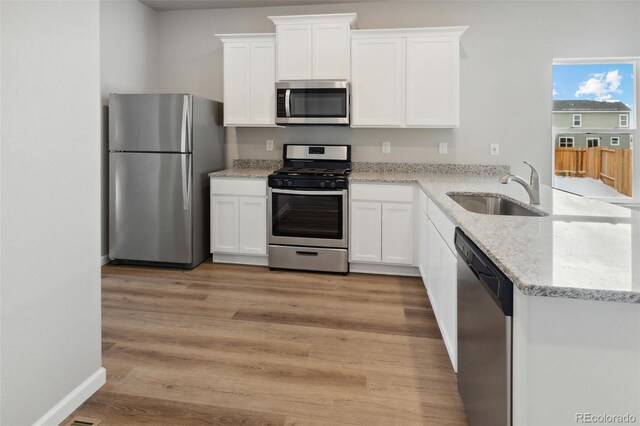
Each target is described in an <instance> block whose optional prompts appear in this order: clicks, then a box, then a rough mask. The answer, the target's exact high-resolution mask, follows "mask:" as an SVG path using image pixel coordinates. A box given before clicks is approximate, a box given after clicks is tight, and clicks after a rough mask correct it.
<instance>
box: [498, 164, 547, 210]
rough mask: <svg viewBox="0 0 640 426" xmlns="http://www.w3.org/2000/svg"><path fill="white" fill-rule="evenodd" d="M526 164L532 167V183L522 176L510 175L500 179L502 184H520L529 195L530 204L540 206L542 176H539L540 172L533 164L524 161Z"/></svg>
mask: <svg viewBox="0 0 640 426" xmlns="http://www.w3.org/2000/svg"><path fill="white" fill-rule="evenodd" d="M523 163H524V164H526V165H527V166H529V167H531V183H530V184H528V183H527V182H526V181H525V180H524V179H522V178H521V177H520V176H516V175H512V174H508V175H504V176H502V177H501V178H500V183H503V184H505V185H506V184H508V183H509V182H518V183H519V184H520V185H522V186H523V187H524V189H525V190H526V191H527V194H529V203H530V204H540V175H538V171H537V170H536V168H535V167H533V166H532V165H531V164H529V163H527V162H526V161H523Z"/></svg>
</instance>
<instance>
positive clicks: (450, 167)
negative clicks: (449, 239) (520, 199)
mask: <svg viewBox="0 0 640 426" xmlns="http://www.w3.org/2000/svg"><path fill="white" fill-rule="evenodd" d="M351 166H352V170H353V171H355V172H387V173H393V172H395V173H434V174H473V175H488V176H494V175H495V176H498V175H505V174H507V173H509V171H510V168H509V166H506V165H487V164H442V163H385V162H352V163H351ZM233 167H235V168H238V169H272V170H276V169H278V168H280V167H282V161H281V160H259V159H258V160H250V159H238V160H233Z"/></svg>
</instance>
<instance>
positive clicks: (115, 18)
mask: <svg viewBox="0 0 640 426" xmlns="http://www.w3.org/2000/svg"><path fill="white" fill-rule="evenodd" d="M157 69H158V17H157V13H156V12H155V11H154V10H152V9H150V8H149V7H147V6H146V5H144V4H142V3H140V2H138V1H137V0H100V72H101V97H102V105H103V114H102V124H101V126H102V145H101V149H100V152H101V173H100V175H101V188H102V192H101V193H102V198H101V207H102V209H101V210H102V214H101V224H102V256H103V260H104V261H106V260H107V257H106V256H108V254H109V217H108V213H109V161H108V157H109V155H108V150H109V136H108V130H109V119H108V113H107V109H106V106H107V105H108V104H109V93H151V92H156V91H157V90H158V73H157Z"/></svg>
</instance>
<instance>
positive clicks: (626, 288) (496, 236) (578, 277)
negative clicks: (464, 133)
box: [349, 172, 640, 303]
mask: <svg viewBox="0 0 640 426" xmlns="http://www.w3.org/2000/svg"><path fill="white" fill-rule="evenodd" d="M349 181H350V182H352V183H356V182H386V183H417V184H418V185H419V187H420V188H422V189H423V190H424V191H425V193H426V194H427V195H428V196H429V198H431V200H433V201H434V202H435V203H436V204H437V205H438V207H439V208H440V209H441V210H442V211H443V212H444V213H445V214H446V215H447V216H448V217H449V219H451V221H452V222H453V223H455V225H456V226H459V227H460V228H461V229H462V230H463V231H464V232H465V234H467V235H468V236H469V238H471V240H473V241H474V242H475V243H476V244H477V245H478V247H480V249H482V251H483V252H485V253H486V254H487V255H488V256H489V257H490V258H491V259H492V260H493V262H494V263H495V264H496V265H497V266H498V267H499V268H500V269H501V270H502V271H503V272H504V273H505V274H506V275H507V276H508V277H509V278H510V279H511V280H512V281H513V282H514V284H515V285H516V286H517V287H518V288H519V289H520V290H521V291H522V292H523V293H524V294H528V295H533V296H552V297H568V298H574V299H584V300H601V301H613V302H628V303H640V212H637V211H634V210H631V209H627V208H625V207H620V206H616V205H613V204H608V203H604V202H601V201H597V200H590V199H588V198H583V197H580V196H577V195H573V194H569V193H566V192H563V191H559V190H556V189H552V188H551V187H549V186H547V185H542V186H541V190H540V198H541V200H540V205H539V206H534V207H535V208H537V209H538V210H542V211H544V212H546V213H548V214H549V216H546V217H523V216H492V215H484V214H478V213H472V212H469V211H467V210H465V209H464V208H463V207H461V206H460V205H458V204H457V203H456V202H455V201H453V200H452V199H451V198H449V197H448V196H447V193H448V192H483V193H494V194H495V193H498V194H504V195H507V196H509V197H511V198H513V199H515V200H517V201H520V202H522V203H523V204H528V201H529V197H528V195H527V193H526V191H525V190H524V188H522V186H520V185H518V184H515V183H511V184H509V185H502V184H500V183H499V182H498V176H497V175H493V176H491V175H484V176H482V175H476V176H474V175H455V174H453V175H445V174H427V173H397V172H396V173H394V172H354V173H352V174H351V176H350V177H349Z"/></svg>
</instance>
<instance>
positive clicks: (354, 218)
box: [349, 201, 382, 262]
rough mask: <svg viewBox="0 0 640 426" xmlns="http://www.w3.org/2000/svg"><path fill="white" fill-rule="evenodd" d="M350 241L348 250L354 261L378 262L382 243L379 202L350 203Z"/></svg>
mask: <svg viewBox="0 0 640 426" xmlns="http://www.w3.org/2000/svg"><path fill="white" fill-rule="evenodd" d="M350 226H351V241H350V243H349V252H350V254H351V260H352V261H354V262H380V255H381V253H382V251H381V243H382V235H381V231H382V206H381V204H380V203H368V202H361V201H353V202H352V203H351V223H350Z"/></svg>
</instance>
